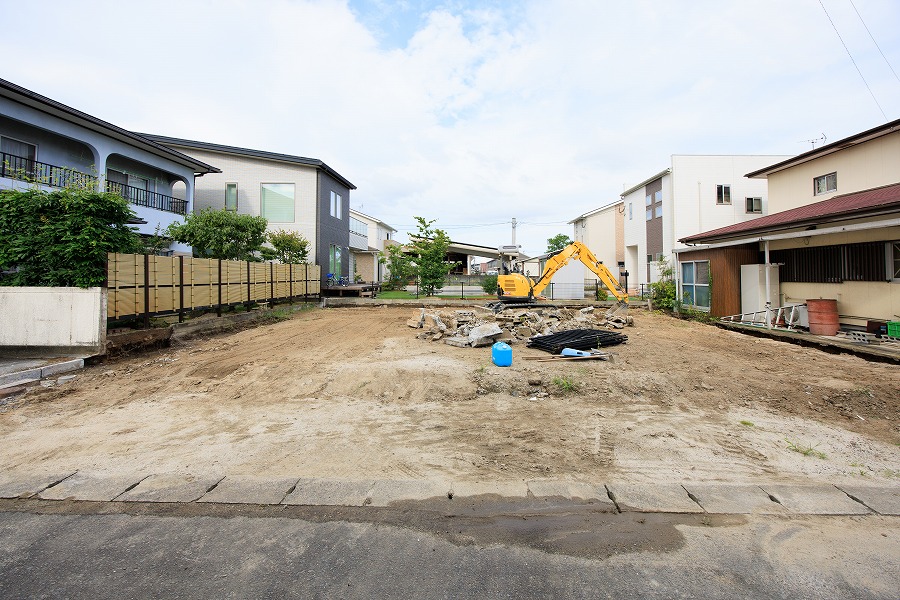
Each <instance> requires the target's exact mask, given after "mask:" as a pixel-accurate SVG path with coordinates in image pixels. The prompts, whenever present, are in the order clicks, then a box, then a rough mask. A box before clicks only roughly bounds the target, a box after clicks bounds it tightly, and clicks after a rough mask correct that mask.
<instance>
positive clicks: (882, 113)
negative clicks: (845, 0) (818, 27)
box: [819, 0, 887, 121]
mask: <svg viewBox="0 0 900 600" xmlns="http://www.w3.org/2000/svg"><path fill="white" fill-rule="evenodd" d="M819 6H821V7H822V10H823V11H825V16H826V17H828V21H829V22H830V23H831V26H832V27H833V28H834V32H835V33H836V34H837V36H838V39H839V40H841V44H843V46H844V50H846V51H847V56H849V57H850V62H852V63H853V66H854V67H856V72H857V73H859V76H860V78H861V79H862V80H863V83H864V84H866V89H867V90H869V93H870V94H871V95H872V100H874V101H875V106H877V107H878V110H880V111H881V115H882V116H883V117H884V120H885V121H887V115H886V114H884V109H882V108H881V105H880V104H878V98H876V97H875V93H874V92H873V91H872V88H870V87H869V82H868V81H866V78H865V77H864V76H863V74H862V71H860V69H859V65H857V64H856V60H854V58H853V55H852V54H850V48H848V47H847V44H846V43H844V38H842V37H841V32H840V31H838V28H837V25H835V24H834V21H832V20H831V15H829V14H828V11H827V10H826V9H825V5H824V4H822V0H819Z"/></svg>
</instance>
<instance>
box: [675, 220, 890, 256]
mask: <svg viewBox="0 0 900 600" xmlns="http://www.w3.org/2000/svg"><path fill="white" fill-rule="evenodd" d="M886 227H900V219H890V220H888V221H877V222H874V223H854V224H852V225H840V226H837V227H826V228H825V229H810V230H807V231H793V232H790V233H773V234H771V235H761V236H755V237H746V238H739V239H736V240H731V241H729V242H718V243H715V244H700V245H698V246H688V247H687V248H675V249H674V250H672V252H673V253H675V254H678V253H679V252H692V251H694V250H714V249H716V248H728V247H730V246H742V245H744V244H753V243H756V242H770V241H774V240H789V239H794V238H805V237H812V236H816V235H829V234H835V233H846V232H849V231H867V230H871V229H883V228H886Z"/></svg>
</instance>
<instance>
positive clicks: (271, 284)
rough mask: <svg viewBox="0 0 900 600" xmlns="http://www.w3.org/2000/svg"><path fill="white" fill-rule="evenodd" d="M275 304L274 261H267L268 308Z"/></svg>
mask: <svg viewBox="0 0 900 600" xmlns="http://www.w3.org/2000/svg"><path fill="white" fill-rule="evenodd" d="M274 304H275V263H272V262H270V263H269V308H271V307H272V306H273V305H274Z"/></svg>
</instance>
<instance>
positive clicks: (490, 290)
mask: <svg viewBox="0 0 900 600" xmlns="http://www.w3.org/2000/svg"><path fill="white" fill-rule="evenodd" d="M481 289H482V290H484V293H485V294H492V295H493V294H496V293H497V276H496V275H485V277H484V279H482V280H481Z"/></svg>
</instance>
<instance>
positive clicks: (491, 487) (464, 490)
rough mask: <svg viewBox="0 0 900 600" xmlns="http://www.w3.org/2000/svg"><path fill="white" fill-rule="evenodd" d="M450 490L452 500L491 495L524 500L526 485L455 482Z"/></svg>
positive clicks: (492, 482) (517, 483) (507, 482)
mask: <svg viewBox="0 0 900 600" xmlns="http://www.w3.org/2000/svg"><path fill="white" fill-rule="evenodd" d="M450 490H451V491H452V492H453V497H454V498H465V497H468V496H484V495H487V494H492V495H495V496H502V497H503V498H525V497H527V496H528V484H526V483H525V482H524V481H474V482H473V481H455V482H453V483H452V484H451V486H450Z"/></svg>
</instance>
